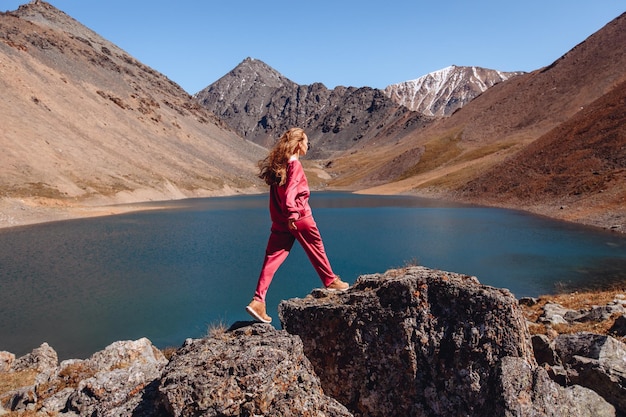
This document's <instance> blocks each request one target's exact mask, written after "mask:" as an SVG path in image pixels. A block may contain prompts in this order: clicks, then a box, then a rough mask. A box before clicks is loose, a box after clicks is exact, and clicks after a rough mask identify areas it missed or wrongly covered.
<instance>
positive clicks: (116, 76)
mask: <svg viewBox="0 0 626 417" xmlns="http://www.w3.org/2000/svg"><path fill="white" fill-rule="evenodd" d="M0 73H1V74H2V76H1V77H0V88H1V89H2V96H3V97H2V100H1V101H0V124H1V125H2V126H3V128H2V130H1V131H0V146H2V148H3V152H2V154H1V156H0V195H1V196H2V197H3V202H4V203H6V202H7V201H8V199H14V200H13V201H16V200H15V199H19V201H21V202H26V204H27V205H31V204H32V205H35V206H37V205H42V204H46V203H47V202H54V204H56V205H74V204H77V203H80V204H87V203H106V202H133V201H145V200H158V199H171V198H182V197H190V196H199V195H213V194H223V193H230V192H232V190H233V189H244V188H249V187H252V186H255V185H256V184H257V182H255V181H254V173H255V162H256V160H258V159H259V158H260V157H261V155H262V154H263V152H264V151H263V149H261V148H260V147H258V146H257V145H255V144H253V143H251V142H248V141H245V140H242V139H241V138H240V137H238V136H237V135H236V134H235V133H234V132H232V131H229V130H228V129H227V128H226V126H225V125H223V124H222V122H221V121H219V120H218V119H217V118H215V116H214V115H212V114H211V113H210V112H208V111H206V110H205V109H203V108H202V107H201V106H198V105H197V104H196V103H195V102H194V101H193V100H192V98H191V97H190V96H189V95H188V94H186V93H185V92H184V90H182V89H181V88H180V87H179V86H178V85H176V84H175V83H173V82H171V81H170V80H169V79H167V78H166V77H165V76H163V75H162V74H160V73H158V72H156V71H154V70H153V69H151V68H149V67H147V66H145V65H143V64H141V63H140V62H138V61H136V60H135V59H134V58H132V57H131V56H129V55H128V54H126V53H125V52H124V51H122V50H121V49H119V48H118V47H116V46H115V45H113V44H111V43H110V42H108V41H106V40H104V39H102V38H101V37H100V36H98V35H97V34H95V33H94V32H92V31H91V30H89V29H87V28H85V27H84V26H82V25H81V24H80V23H78V22H77V21H75V20H74V19H72V18H71V17H69V16H67V15H66V14H64V13H63V12H61V11H59V10H57V9H56V8H54V7H53V6H51V5H49V4H47V3H45V2H36V3H33V2H31V3H29V4H28V5H24V6H20V8H19V9H18V10H17V11H15V12H12V13H3V14H0ZM4 220H5V221H10V219H9V218H8V216H5V219H4ZM0 221H2V219H0Z"/></svg>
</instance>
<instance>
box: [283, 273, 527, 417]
mask: <svg viewBox="0 0 626 417" xmlns="http://www.w3.org/2000/svg"><path fill="white" fill-rule="evenodd" d="M279 316H280V319H281V321H282V324H283V328H284V329H285V330H287V331H288V332H289V333H292V334H297V335H299V336H300V337H301V338H302V341H303V343H304V349H305V352H306V355H307V357H308V358H309V360H310V361H311V362H312V364H313V366H314V367H315V371H316V373H317V374H318V375H319V377H320V380H321V382H322V387H323V388H324V391H325V392H326V393H328V394H329V395H331V396H333V397H334V398H336V399H338V400H339V401H340V402H341V403H343V404H344V405H346V406H347V407H348V409H349V410H351V411H352V412H353V413H354V414H355V415H359V416H365V415H367V416H386V417H392V416H407V415H415V416H423V415H428V416H448V415H459V413H460V412H461V411H462V412H463V415H467V416H484V415H496V414H490V411H491V410H492V408H493V404H494V403H495V400H496V398H494V396H497V395H498V393H499V392H500V390H497V389H496V388H495V387H494V381H495V380H496V378H497V372H496V369H497V365H498V364H499V363H500V361H501V360H502V358H505V357H508V356H511V357H517V358H520V359H522V360H523V361H525V362H526V363H528V364H529V366H531V367H536V362H535V359H534V357H533V352H532V347H531V344H530V335H529V333H528V329H527V328H526V324H525V320H524V317H523V314H522V312H521V310H520V307H519V304H518V302H517V300H516V299H515V298H514V297H513V295H512V294H511V293H510V292H508V291H506V290H500V289H496V288H492V287H488V286H484V285H480V283H479V282H478V280H477V279H476V278H475V277H470V276H467V275H461V274H455V273H449V272H443V271H434V270H430V269H427V268H423V267H410V268H406V269H403V270H394V271H388V272H387V273H385V274H374V275H364V276H361V277H359V278H358V280H357V281H356V283H355V284H354V285H353V287H352V288H351V289H349V290H348V291H347V292H344V293H331V292H328V291H325V290H319V291H314V292H313V293H312V294H311V295H310V296H308V297H306V298H304V299H292V300H287V301H283V302H281V303H280V305H279Z"/></svg>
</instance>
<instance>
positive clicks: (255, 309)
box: [246, 300, 272, 323]
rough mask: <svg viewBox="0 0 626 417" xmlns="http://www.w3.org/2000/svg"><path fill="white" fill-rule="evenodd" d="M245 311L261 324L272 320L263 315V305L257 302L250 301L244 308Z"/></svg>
mask: <svg viewBox="0 0 626 417" xmlns="http://www.w3.org/2000/svg"><path fill="white" fill-rule="evenodd" d="M246 311H247V312H248V314H250V315H251V316H252V317H254V319H255V320H257V321H260V322H261V323H271V322H272V318H271V317H270V316H268V315H267V314H266V313H265V303H262V302H261V301H258V300H252V301H250V304H248V306H247V307H246Z"/></svg>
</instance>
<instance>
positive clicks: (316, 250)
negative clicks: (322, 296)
mask: <svg viewBox="0 0 626 417" xmlns="http://www.w3.org/2000/svg"><path fill="white" fill-rule="evenodd" d="M296 226H297V227H298V229H297V230H292V231H291V233H293V235H294V236H295V237H296V239H298V242H300V244H301V245H302V248H303V249H304V252H305V253H306V254H307V256H308V257H309V260H310V261H311V264H312V265H313V268H315V271H316V272H317V275H319V277H320V279H321V280H322V283H323V284H324V287H328V286H329V285H330V284H331V283H332V282H333V281H334V280H335V279H336V278H337V276H336V275H335V273H334V272H333V269H332V267H331V266H330V261H329V260H328V256H326V250H325V249H324V243H323V242H322V236H321V234H320V231H319V230H318V229H317V224H316V223H315V220H314V219H313V216H307V217H303V218H301V219H299V220H298V221H296Z"/></svg>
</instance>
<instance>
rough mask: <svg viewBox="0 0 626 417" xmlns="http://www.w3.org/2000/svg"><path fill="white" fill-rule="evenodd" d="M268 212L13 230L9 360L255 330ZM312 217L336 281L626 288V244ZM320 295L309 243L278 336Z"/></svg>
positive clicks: (253, 199)
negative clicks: (462, 280) (420, 273)
mask: <svg viewBox="0 0 626 417" xmlns="http://www.w3.org/2000/svg"><path fill="white" fill-rule="evenodd" d="M267 204H268V203H267V195H254V196H236V197H220V198H207V199H194V200H184V201H176V202H171V203H166V205H167V207H166V208H165V209H159V210H150V211H142V212H136V213H132V214H125V215H118V216H110V217H101V218H91V219H81V220H72V221H64V222H54V223H47V224H42V225H33V226H25V227H16V228H10V229H5V230H0V350H7V351H10V352H13V353H15V354H16V355H18V356H20V355H23V354H25V353H28V352H30V351H31V350H32V349H33V348H35V347H38V346H39V345H40V344H41V343H42V342H48V343H49V344H50V345H51V346H52V347H53V348H54V349H55V350H56V351H57V352H58V353H59V356H60V358H61V359H67V358H86V357H88V356H90V355H91V354H92V353H94V352H96V351H98V350H101V349H102V348H104V347H105V346H107V345H108V344H110V343H111V342H113V341H116V340H130V339H137V338H140V337H144V336H145V337H148V338H149V339H150V340H151V341H152V342H153V343H154V344H155V345H156V346H158V347H161V348H163V347H168V346H179V345H180V344H181V343H182V342H183V341H184V340H185V338H188V337H194V338H195V337H202V336H204V335H206V333H207V329H208V328H209V327H211V326H214V325H217V324H225V325H230V324H232V323H234V322H235V321H238V320H248V319H249V316H248V315H247V314H246V313H245V311H244V307H245V305H247V303H248V302H249V301H250V299H251V297H252V295H253V293H254V288H255V285H256V280H257V276H258V273H259V268H260V266H261V262H262V260H263V255H264V251H265V244H266V242H267V238H268V236H269V228H270V221H269V213H268V208H267ZM159 205H160V206H162V204H159ZM311 205H312V207H313V212H314V216H315V219H316V221H317V224H318V227H319V229H320V231H321V233H322V237H323V239H324V243H325V246H326V251H327V253H328V255H329V259H330V261H331V264H332V265H333V269H334V270H335V272H336V273H337V274H339V275H341V277H342V278H343V279H344V280H345V281H348V282H350V283H352V282H354V280H355V279H356V278H357V277H358V276H359V275H361V274H368V273H376V272H384V271H385V270H387V269H390V268H396V267H402V266H405V265H407V264H416V263H417V264H420V265H424V266H427V267H430V268H434V269H442V270H447V271H454V272H460V273H464V274H468V275H475V276H477V277H478V279H479V280H480V281H481V282H482V283H484V284H488V285H492V286H496V287H504V288H508V289H509V290H511V291H512V292H513V294H515V296H517V297H518V298H519V297H523V296H537V295H540V294H545V293H553V292H555V291H557V290H560V289H567V290H577V289H589V288H606V287H611V286H614V285H617V284H621V283H624V282H626V237H625V236H623V235H620V234H616V233H611V232H605V231H601V230H596V229H593V228H587V227H583V226H577V225H572V224H568V223H564V222H558V221H553V220H549V219H545V218H540V217H535V216H531V215H528V214H525V213H522V212H517V211H510V210H501V209H494V208H484V207H471V206H462V205H454V204H447V203H443V202H438V201H433V200H424V199H419V198H415V197H408V196H383V197H381V196H363V195H353V194H347V193H313V195H312V197H311ZM146 207H148V205H147V206H146ZM320 285H321V283H320V281H319V278H318V277H317V275H316V274H315V272H314V270H313V268H312V267H311V265H310V264H309V261H308V260H307V259H306V256H305V255H304V252H303V251H302V249H301V248H300V246H298V245H297V244H296V245H295V246H294V249H293V251H292V253H291V255H290V256H289V258H288V259H287V261H286V262H285V264H283V266H282V267H281V269H280V270H279V271H278V273H277V275H276V276H275V278H274V281H273V283H272V286H271V287H270V290H269V293H268V299H267V303H268V313H269V314H270V315H271V316H272V317H273V318H274V324H275V326H277V327H278V326H280V324H279V322H278V315H277V306H278V303H279V302H280V300H282V299H287V298H293V297H304V296H306V295H307V294H308V293H309V292H310V291H311V289H313V288H315V287H319V286H320Z"/></svg>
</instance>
